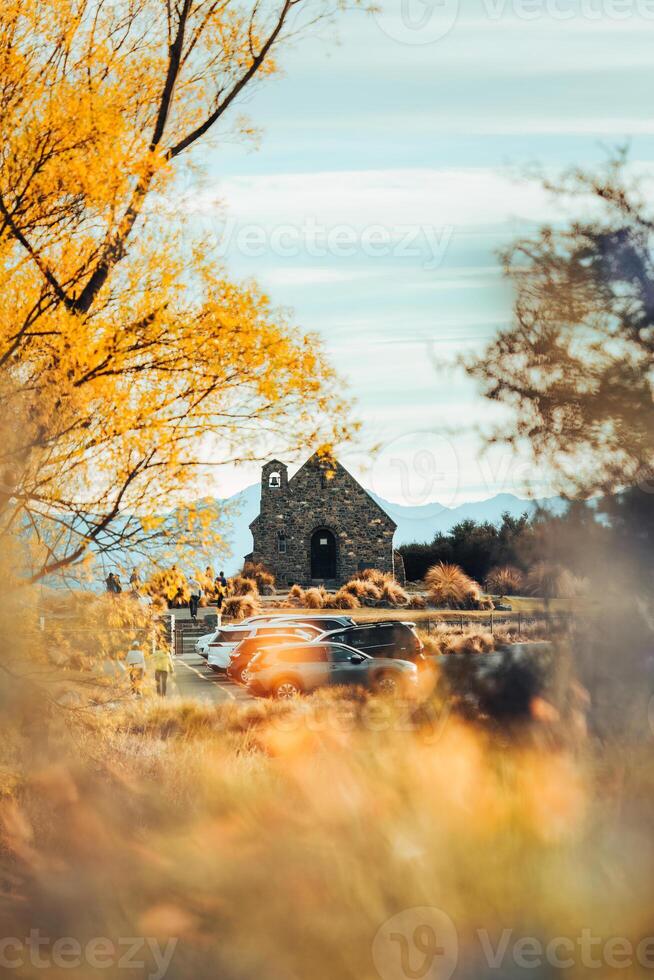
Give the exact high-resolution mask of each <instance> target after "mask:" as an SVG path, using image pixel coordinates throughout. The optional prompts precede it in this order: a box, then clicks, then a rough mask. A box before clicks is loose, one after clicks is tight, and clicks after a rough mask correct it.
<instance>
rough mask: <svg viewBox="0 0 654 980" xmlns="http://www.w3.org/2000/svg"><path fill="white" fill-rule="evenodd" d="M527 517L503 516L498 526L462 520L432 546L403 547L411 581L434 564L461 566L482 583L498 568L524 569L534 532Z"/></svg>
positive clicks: (432, 543) (406, 567) (423, 574)
mask: <svg viewBox="0 0 654 980" xmlns="http://www.w3.org/2000/svg"><path fill="white" fill-rule="evenodd" d="M530 528H531V523H530V519H529V517H528V515H527V514H523V515H522V516H521V517H513V516H512V515H511V514H509V513H508V512H507V513H505V514H503V515H502V520H501V521H500V523H499V524H497V525H496V524H492V523H491V522H490V521H484V522H483V523H480V522H478V521H475V520H472V519H471V518H470V519H468V520H465V521H460V522H459V523H458V524H455V525H454V527H453V528H452V529H451V530H450V531H448V532H447V533H443V532H439V533H438V534H436V535H435V536H434V539H433V541H432V542H431V543H425V544H417V543H416V544H407V545H403V546H402V547H401V548H400V552H401V554H402V557H403V558H404V566H405V569H406V575H407V578H408V579H409V581H418V580H420V579H423V578H424V577H425V574H426V572H427V570H428V569H429V568H431V566H432V565H436V564H439V563H441V562H442V563H444V564H446V565H459V566H460V567H461V568H462V569H463V571H464V572H465V574H466V575H469V576H470V577H471V578H472V579H474V580H475V581H477V582H483V581H484V580H485V579H486V576H487V575H488V572H489V571H490V570H491V568H493V567H494V566H496V565H517V566H518V567H524V561H525V552H526V540H527V538H528V537H529V535H530V533H531V531H530Z"/></svg>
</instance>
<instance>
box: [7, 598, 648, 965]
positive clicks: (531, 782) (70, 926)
mask: <svg viewBox="0 0 654 980" xmlns="http://www.w3.org/2000/svg"><path fill="white" fill-rule="evenodd" d="M112 602H113V600H111V599H107V598H105V599H103V600H97V605H96V606H95V607H94V608H93V609H91V608H90V607H84V615H85V616H86V617H87V618H86V619H85V621H84V625H85V627H88V630H89V631H90V634H87V633H85V634H84V635H85V636H86V635H93V631H96V632H97V634H98V643H97V644H96V645H95V646H94V644H93V643H91V642H90V641H88V640H87V641H85V644H86V645H85V647H84V649H82V650H80V649H79V648H78V645H77V641H75V640H71V639H70V638H68V639H67V637H66V635H65V634H64V633H62V634H61V635H60V636H59V635H58V643H57V645H56V647H55V646H53V645H52V644H51V643H49V642H47V638H46V637H44V635H43V634H42V633H41V632H40V630H39V629H38V619H37V614H36V613H37V610H36V606H34V607H31V606H30V604H29V603H24V604H23V606H22V616H21V628H20V629H19V630H17V629H16V625H15V620H14V619H13V618H12V617H11V616H7V617H6V619H5V622H4V623H2V624H0V626H1V628H2V635H1V639H2V660H1V661H0V670H1V672H2V685H0V721H1V724H2V739H0V966H1V967H2V970H1V972H2V974H3V975H8V976H12V977H17V978H20V980H22V978H34V977H40V976H42V975H43V972H44V970H46V969H47V971H48V972H49V973H51V974H53V975H54V976H55V977H74V978H83V980H86V978H90V977H94V978H95V977H97V976H98V975H99V976H102V977H106V978H112V980H113V978H118V977H124V976H129V977H137V978H140V977H144V978H145V977H150V978H155V977H157V978H160V977H162V976H166V977H168V978H171V980H189V978H193V980H203V978H214V977H220V978H226V980H245V978H248V980H249V978H257V980H260V978H262V977H264V978H271V980H278V978H279V980H296V978H297V980H350V978H351V980H375V978H378V977H381V978H382V980H407V978H415V977H418V978H424V977H430V978H438V980H449V977H450V976H452V975H453V976H454V977H455V978H456V977H459V978H462V980H484V978H486V977H494V978H502V980H504V978H506V980H509V978H511V980H512V978H514V977H517V976H522V975H523V974H525V973H526V974H527V975H528V976H530V977H535V978H538V980H540V978H544V977H550V976H551V977H554V976H560V975H565V976H566V977H574V978H576V977H582V976H587V975H590V976H595V977H601V978H602V980H603V978H605V977H606V976H610V975H612V974H613V973H616V974H619V975H620V976H622V977H632V976H634V977H635V976H646V975H649V973H650V972H651V969H650V968H649V967H648V966H642V965H641V964H640V963H639V962H638V958H637V956H636V952H635V951H636V950H637V949H638V948H640V947H639V944H641V942H642V940H643V939H644V938H646V937H648V936H650V935H652V934H653V933H654V915H653V912H654V901H653V889H652V881H653V880H654V875H653V872H654V847H653V844H652V835H651V827H652V824H653V818H654V764H653V762H652V758H651V738H650V735H649V729H648V719H647V708H648V693H647V688H646V687H645V686H643V685H638V686H637V692H636V693H637V695H638V697H635V696H634V690H633V684H632V683H631V682H630V684H629V685H626V686H624V685H623V686H624V690H622V691H621V688H620V684H619V678H620V676H621V675H622V676H625V675H627V674H628V671H626V670H625V663H626V661H625V656H626V652H625V651H626V650H627V649H628V648H627V645H626V643H625V638H624V636H623V635H617V634H616V637H615V638H613V637H609V638H608V639H609V640H610V643H611V649H612V650H618V649H619V650H620V651H621V652H620V658H614V663H618V664H619V666H620V671H621V675H620V674H617V673H616V672H615V671H612V670H604V668H603V670H604V673H603V674H601V676H599V680H600V681H603V690H604V692H605V694H604V695H603V697H604V700H605V703H610V704H611V706H612V707H613V708H616V709H617V713H618V721H619V720H621V719H622V718H623V717H626V715H627V714H628V712H630V715H629V717H630V719H631V720H633V721H635V722H636V723H637V724H636V725H635V726H631V727H629V726H626V727H625V726H622V727H620V725H616V724H614V723H613V721H612V722H611V725H610V726H608V727H606V728H605V729H603V730H602V729H600V728H598V726H597V725H596V724H595V723H593V725H592V726H591V734H590V735H588V736H586V735H585V732H584V725H583V720H582V719H580V717H579V712H578V711H577V709H574V710H568V708H566V705H567V704H569V703H570V704H571V703H572V702H571V700H570V698H569V692H570V691H573V690H574V689H575V685H576V681H575V679H574V675H573V673H572V666H571V662H570V660H569V658H568V655H567V654H566V653H565V650H564V648H563V647H562V648H561V653H560V657H559V659H558V661H557V662H558V663H560V664H561V665H562V666H566V665H567V666H566V670H567V673H565V672H564V673H563V674H562V675H561V678H560V680H559V681H557V683H558V691H559V693H558V694H557V693H556V691H554V690H553V693H552V701H551V702H548V701H547V700H545V699H542V698H533V699H532V701H531V702H530V713H529V716H528V717H524V718H522V719H521V720H520V724H517V725H512V726H507V725H501V726H500V725H489V724H481V723H480V721H479V719H476V718H475V717H474V713H473V714H472V716H469V717H470V720H465V719H464V717H463V716H462V714H461V713H457V712H456V711H454V710H453V708H454V707H456V705H455V702H454V701H453V700H452V699H451V698H450V699H448V698H444V697H443V695H442V694H441V693H439V691H437V692H436V693H434V692H433V690H432V685H431V684H427V685H426V687H425V688H424V690H423V691H422V693H421V698H420V700H419V702H417V703H414V702H412V703H403V702H399V701H386V700H379V699H374V698H373V699H370V698H367V697H366V696H364V695H363V694H358V693H357V692H353V693H352V692H351V693H350V694H349V695H348V696H347V697H345V696H343V695H342V693H340V692H338V691H330V692H325V693H321V694H317V695H314V696H313V697H311V698H306V699H301V700H299V701H297V702H294V703H273V702H253V703H245V704H239V703H235V702H232V703H228V704H222V705H216V706H211V705H205V704H199V703H183V702H176V703H173V702H169V703H166V704H162V703H158V702H156V701H153V700H150V699H144V700H143V701H142V702H127V701H121V700H120V699H116V698H115V697H113V698H112V697H110V696H109V695H110V694H111V692H110V691H109V690H108V689H107V688H106V687H102V683H103V682H102V680H101V678H100V675H99V674H98V672H97V670H95V668H96V667H97V660H98V657H101V658H104V657H107V656H112V655H114V654H115V651H116V644H115V640H114V639H112V638H114V637H115V636H116V628H117V627H116V625H115V623H116V620H117V618H118V620H119V621H120V622H121V623H122V625H121V626H120V628H121V629H125V630H126V636H127V635H128V636H129V638H130V640H131V639H132V634H134V635H136V636H138V635H141V633H140V631H143V630H147V624H146V623H145V622H143V621H142V619H141V617H142V615H143V614H142V613H139V619H138V622H135V621H133V617H131V618H130V617H127V618H126V614H125V612H124V611H123V610H122V608H121V607H120V605H111V603H112ZM107 604H109V605H107ZM107 609H110V610H111V613H112V614H111V615H108V613H107ZM103 629H106V630H107V638H106V642H104V641H102V631H103ZM602 630H603V632H604V633H606V629H605V624H604V623H602ZM432 639H433V638H432ZM100 641H102V642H100ZM461 641H462V638H461V637H458V636H457V637H456V643H460V642H461ZM439 642H440V639H439ZM452 642H454V640H453V641H452ZM620 644H621V645H620ZM591 646H592V649H591V653H592V656H593V658H595V659H594V660H593V669H594V670H595V671H596V673H597V670H598V669H599V667H600V666H601V662H600V660H599V658H598V648H597V646H596V644H595V643H593V644H592V645H591ZM632 646H633V647H634V649H635V650H636V652H638V653H639V656H640V652H639V649H638V648H637V647H636V646H635V645H634V644H632ZM481 656H483V654H482V655H481ZM446 659H447V660H448V662H452V663H458V660H455V659H453V658H451V657H450V658H446ZM477 662H481V661H479V660H477ZM598 703H599V702H598ZM623 704H624V705H627V706H628V712H627V709H626V708H624V707H623ZM430 910H431V911H430ZM434 910H436V911H434ZM505 930H510V932H509V933H507V932H505ZM31 935H32V936H34V935H36V937H37V938H38V939H43V940H44V942H43V943H42V944H41V945H39V946H38V948H37V950H36V954H38V957H39V959H36V958H35V953H34V948H33V945H32V946H30V945H29V937H30V936H31ZM584 936H586V937H587V938H588V937H590V938H589V941H590V939H593V944H592V947H591V948H590V950H589V949H587V948H586V947H587V945H588V944H587V943H586V944H585V940H584ZM130 940H131V941H133V944H134V943H140V944H141V945H140V946H139V948H138V950H136V952H135V953H134V955H131V964H130V962H126V961H125V958H126V957H128V958H129V957H130V949H132V947H130V946H129V943H130ZM520 940H527V941H529V940H532V943H533V942H535V943H540V944H541V947H542V948H543V949H546V948H550V949H551V953H550V954H548V956H546V957H545V958H544V959H543V958H542V957H541V960H542V962H541V961H539V962H538V963H537V964H536V965H534V962H533V960H534V957H533V955H532V962H531V963H530V964H528V965H527V966H525V962H526V960H525V956H524V949H523V947H522V946H520V945H519V943H520ZM595 940H597V941H596V942H595ZM614 940H620V941H622V942H623V946H624V944H631V946H630V948H631V950H632V953H631V959H630V960H629V963H628V964H627V965H625V955H624V954H623V956H622V962H621V965H618V966H614V965H612V964H614V963H616V962H618V960H619V959H620V957H619V956H617V954H616V952H615V949H614V947H613V946H610V943H611V942H613V941H614ZM98 941H100V942H101V943H102V942H104V944H105V945H104V946H102V945H100V949H101V950H102V954H103V955H101V956H99V955H98V954H97V950H98ZM66 942H68V946H66ZM62 943H63V947H62V946H61V944H62ZM57 944H59V946H58V945H57ZM548 944H550V946H548ZM551 944H554V945H551ZM570 944H572V950H573V952H572V953H571V954H569V955H568V954H567V953H566V951H567V950H569V948H570ZM62 948H63V949H64V951H67V955H64V954H62ZM134 948H135V947H134ZM624 948H625V949H626V948H627V947H626V946H624ZM644 948H645V947H643V949H644ZM564 954H565V955H564ZM641 954H642V949H641ZM650 954H651V955H650V959H651V961H652V963H651V965H654V943H652V945H651V949H650ZM527 959H529V958H528V957H527ZM641 959H642V956H641ZM560 962H566V963H569V965H568V966H566V967H565V968H564V967H561V966H560V965H559V964H560ZM134 963H136V964H137V965H136V966H134ZM44 964H45V965H44ZM139 964H141V965H139ZM493 964H494V965H493ZM597 964H599V965H597ZM455 967H456V969H455V970H454V968H455ZM128 970H129V972H126V971H128ZM453 970H454V972H453Z"/></svg>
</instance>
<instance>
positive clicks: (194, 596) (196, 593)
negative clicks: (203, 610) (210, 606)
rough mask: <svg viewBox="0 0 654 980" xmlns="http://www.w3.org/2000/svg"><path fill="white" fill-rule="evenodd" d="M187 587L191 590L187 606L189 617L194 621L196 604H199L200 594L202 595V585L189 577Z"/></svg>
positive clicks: (196, 609) (196, 613)
mask: <svg viewBox="0 0 654 980" xmlns="http://www.w3.org/2000/svg"><path fill="white" fill-rule="evenodd" d="M188 587H189V589H190V591H191V598H190V599H189V601H188V608H189V611H190V613H191V619H192V620H193V622H194V623H197V621H198V606H199V605H200V596H201V595H202V586H201V585H200V583H199V582H198V580H197V579H196V578H190V579H189V580H188Z"/></svg>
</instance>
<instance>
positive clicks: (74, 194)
mask: <svg viewBox="0 0 654 980" xmlns="http://www.w3.org/2000/svg"><path fill="white" fill-rule="evenodd" d="M282 9H284V8H283V5H282V7H280V8H279V10H277V11H275V9H274V8H272V7H271V8H269V9H268V10H267V11H266V13H265V14H263V13H261V11H260V10H259V7H258V5H253V7H252V9H251V10H250V11H248V10H247V9H243V8H239V9H238V10H237V9H236V8H233V7H231V6H229V5H224V4H217V3H216V4H212V3H209V4H203V5H197V4H193V5H192V6H191V12H190V17H189V19H188V22H187V23H186V24H185V26H184V30H183V31H182V27H181V22H180V21H179V20H177V21H176V20H175V18H176V17H178V13H179V12H178V11H177V8H176V7H175V8H171V14H170V16H171V17H172V21H173V23H172V24H171V25H169V24H168V22H167V18H166V14H165V10H166V8H165V6H164V5H163V4H161V3H160V2H159V0H142V2H141V3H139V4H137V5H128V6H127V7H125V6H124V5H121V4H113V3H111V4H107V3H101V2H99V0H88V3H79V2H78V0H38V2H37V0H25V2H21V3H12V2H10V3H9V4H6V3H5V4H3V5H2V8H1V9H0V71H1V76H2V86H0V114H1V115H2V119H3V126H2V130H1V131H0V159H1V160H2V162H3V167H2V170H1V171H0V204H1V205H2V207H3V208H4V211H3V214H5V215H6V218H7V220H6V224H5V228H4V232H3V233H0V290H1V291H2V295H3V296H4V297H5V298H6V302H5V303H3V305H2V307H1V308H0V364H2V365H4V370H3V369H0V392H1V393H2V395H3V396H4V405H5V421H6V423H7V429H8V431H7V437H6V440H5V445H4V453H5V455H6V458H7V459H10V460H11V461H12V474H13V475H12V477H11V483H12V488H11V489H12V497H13V499H15V500H16V501H17V504H16V509H15V510H13V511H12V512H11V513H8V514H7V515H6V518H5V519H6V520H7V522H8V526H12V524H13V522H14V520H16V521H17V524H18V526H22V524H23V522H24V520H25V519H26V518H25V514H24V513H23V510H22V508H24V509H25V511H26V513H28V514H31V515H32V516H34V515H36V517H35V522H36V524H37V526H38V527H39V529H40V534H41V537H40V538H39V539H38V546H37V547H36V548H35V551H36V552H37V553H39V550H40V553H41V554H42V555H43V556H45V557H44V563H45V564H44V567H45V568H49V567H53V566H57V565H58V562H59V556H60V555H61V553H62V552H63V553H64V554H65V555H68V556H70V555H71V554H73V555H74V556H75V557H74V561H76V562H81V561H83V560H84V558H85V556H86V554H87V553H88V549H89V547H90V545H91V543H92V542H93V541H94V540H95V539H96V538H98V536H99V535H101V534H105V535H106V534H107V533H108V532H107V530H106V529H107V528H108V527H110V526H112V522H115V521H116V519H121V518H122V516H123V515H125V514H134V513H137V514H138V515H139V516H140V517H144V520H143V523H142V525H141V528H140V534H141V535H142V536H143V537H147V536H148V535H158V534H159V533H163V530H162V527H161V525H160V524H158V522H157V518H156V517H152V516H151V515H156V514H162V513H165V512H166V511H169V510H170V509H171V508H174V507H176V506H178V505H179V504H180V503H182V502H184V501H187V500H189V499H192V498H193V497H196V496H201V495H204V493H205V492H206V486H207V480H208V479H212V477H211V476H210V474H211V473H212V472H213V468H214V467H215V465H216V464H218V463H221V462H227V461H229V460H231V459H238V460H246V459H256V458H260V457H261V455H265V454H266V445H265V441H264V440H265V436H266V434H272V436H273V437H274V438H275V440H277V443H278V444H279V443H280V442H281V443H282V444H283V445H286V446H288V447H293V449H296V450H300V449H302V448H304V449H305V450H308V449H313V445H312V444H311V443H312V442H313V440H314V439H317V440H318V441H329V442H335V441H336V440H337V438H339V437H340V436H341V435H342V434H343V429H342V425H341V423H340V422H339V421H338V416H339V415H340V414H341V413H342V414H343V415H345V411H344V404H343V401H342V398H341V396H340V393H339V392H338V389H337V387H336V384H335V378H334V375H333V371H332V369H331V367H330V366H329V365H328V363H327V361H326V359H325V357H324V354H323V353H322V351H321V350H320V346H319V343H318V341H317V340H316V338H314V337H311V336H304V335H302V334H301V333H300V332H299V331H297V330H296V329H294V328H293V327H292V326H291V324H290V323H289V322H288V320H287V319H286V317H285V316H283V315H281V314H279V313H277V312H276V311H274V310H273V309H272V308H271V305H270V300H269V298H268V297H267V296H266V295H265V294H262V293H260V292H259V291H258V289H257V288H256V286H255V285H253V284H251V283H248V284H236V283H234V282H231V281H230V280H229V279H228V278H227V277H226V276H225V274H224V271H223V270H222V269H220V268H218V267H217V266H216V263H215V257H214V254H213V252H212V250H211V246H210V244H209V243H207V242H204V241H201V240H198V238H197V236H195V235H194V234H191V233H190V231H189V227H188V222H187V216H186V215H184V214H182V213H180V212H181V210H182V208H181V206H176V205H175V204H173V205H172V206H171V204H170V202H174V201H175V195H176V191H177V190H178V188H177V187H176V186H175V184H174V180H175V167H176V166H177V164H176V163H175V160H176V156H175V154H176V152H177V151H176V150H175V147H176V146H177V144H178V142H179V141H180V140H182V141H183V140H184V139H185V138H186V137H187V136H188V135H189V133H192V132H194V130H195V128H196V127H197V126H201V125H202V124H204V123H207V121H208V120H210V118H211V114H212V113H213V112H214V110H215V109H216V106H217V105H218V106H219V105H220V102H221V100H222V99H223V98H225V99H226V98H227V97H228V96H227V93H229V92H230V91H231V90H232V88H233V87H234V86H235V85H237V84H239V81H240V82H242V83H243V84H245V83H247V81H248V78H249V76H248V72H250V71H251V69H252V67H253V65H254V63H255V59H257V55H258V53H259V52H260V51H261V49H262V48H263V47H264V46H265V45H266V43H267V40H269V39H270V37H271V34H270V32H271V31H272V30H273V29H274V27H275V17H276V16H277V17H278V16H280V11H281V10H282ZM169 26H170V30H171V32H172V35H171V36H175V32H176V31H177V32H179V31H182V33H181V34H179V37H180V38H181V40H180V43H181V52H182V57H181V60H180V61H179V64H178V65H177V67H175V66H174V65H173V53H172V52H171V45H170V37H169ZM280 26H281V25H280ZM275 67H276V66H275V64H274V62H273V61H272V60H271V59H264V60H263V61H262V62H261V64H258V60H257V71H258V72H259V73H264V74H265V73H270V72H272V71H274V70H275ZM169 69H170V70H173V69H174V70H173V76H172V77H173V81H174V84H173V85H172V86H169V85H167V82H166V79H167V78H168V77H169ZM239 125H241V126H246V125H247V124H244V123H242V122H241V123H239ZM283 445H282V446H280V448H279V451H280V452H281V451H282V448H283ZM1 455H2V454H0V464H2V462H3V460H2V458H1ZM19 513H20V514H21V516H20V518H18V517H17V515H18V514H19ZM88 514H91V515H93V517H92V520H91V521H90V524H89V521H88V520H87V517H86V515H88ZM80 515H84V516H83V517H80ZM44 523H45V524H47V526H48V529H49V530H48V534H44V533H43V532H42V529H43V526H44ZM194 523H195V524H198V523H201V520H199V521H198V520H197V515H196V517H195V518H194ZM0 533H2V526H0ZM184 533H185V534H186V537H187V539H188V538H190V536H191V534H192V533H194V532H191V531H190V530H189V531H188V532H184ZM118 537H119V538H120V533H118Z"/></svg>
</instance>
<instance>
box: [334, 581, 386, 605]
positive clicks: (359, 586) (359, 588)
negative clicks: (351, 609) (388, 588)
mask: <svg viewBox="0 0 654 980" xmlns="http://www.w3.org/2000/svg"><path fill="white" fill-rule="evenodd" d="M343 592H349V593H351V595H354V596H356V597H357V599H359V600H361V599H369V600H371V601H372V602H379V601H380V600H381V598H382V590H381V589H380V587H379V586H378V585H377V584H376V583H375V582H372V581H371V580H370V579H366V578H353V579H350V581H349V582H346V584H345V585H344V586H343Z"/></svg>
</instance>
